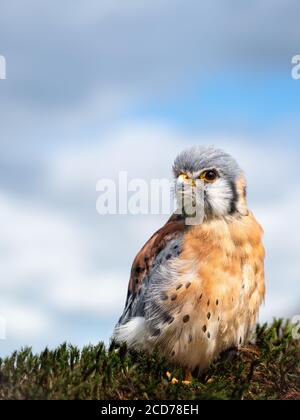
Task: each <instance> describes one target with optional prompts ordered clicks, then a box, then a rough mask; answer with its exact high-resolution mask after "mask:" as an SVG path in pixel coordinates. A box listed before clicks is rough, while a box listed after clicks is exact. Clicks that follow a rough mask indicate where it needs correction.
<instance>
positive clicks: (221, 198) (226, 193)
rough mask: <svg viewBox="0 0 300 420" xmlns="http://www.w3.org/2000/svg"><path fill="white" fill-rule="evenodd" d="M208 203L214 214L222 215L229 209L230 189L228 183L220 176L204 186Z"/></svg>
mask: <svg viewBox="0 0 300 420" xmlns="http://www.w3.org/2000/svg"><path fill="white" fill-rule="evenodd" d="M206 195H207V200H208V203H209V205H210V207H211V209H212V211H213V213H214V214H215V215H216V216H224V215H225V214H227V213H228V212H229V210H230V203H231V200H232V191H231V187H230V185H229V184H228V183H227V181H225V180H224V179H222V178H219V179H218V180H217V181H216V182H214V183H213V184H208V185H207V187H206Z"/></svg>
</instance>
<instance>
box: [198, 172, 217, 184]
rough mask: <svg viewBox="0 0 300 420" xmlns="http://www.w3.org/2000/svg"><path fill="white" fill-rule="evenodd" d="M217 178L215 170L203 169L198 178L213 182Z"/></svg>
mask: <svg viewBox="0 0 300 420" xmlns="http://www.w3.org/2000/svg"><path fill="white" fill-rule="evenodd" d="M217 178H218V173H217V171H215V170H212V169H211V170H209V171H204V172H202V174H201V175H200V179H202V180H203V181H205V182H214V181H215V180H216V179H217Z"/></svg>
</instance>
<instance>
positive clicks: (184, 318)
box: [182, 315, 190, 322]
mask: <svg viewBox="0 0 300 420" xmlns="http://www.w3.org/2000/svg"><path fill="white" fill-rule="evenodd" d="M189 320H190V316H189V315H184V317H183V318H182V321H183V322H189Z"/></svg>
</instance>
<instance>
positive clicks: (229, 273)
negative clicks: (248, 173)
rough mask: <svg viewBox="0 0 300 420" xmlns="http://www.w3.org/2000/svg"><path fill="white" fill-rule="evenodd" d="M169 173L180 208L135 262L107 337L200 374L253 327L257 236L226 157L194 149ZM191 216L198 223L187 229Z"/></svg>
mask: <svg viewBox="0 0 300 420" xmlns="http://www.w3.org/2000/svg"><path fill="white" fill-rule="evenodd" d="M173 172H174V177H175V191H176V197H177V201H178V206H179V209H180V210H179V211H176V212H175V213H174V214H173V215H172V216H171V218H170V219H169V220H168V222H167V223H166V224H165V225H164V226H163V227H162V228H161V229H160V230H158V231H157V232H156V233H155V234H154V235H153V236H152V237H151V238H150V239H149V241H148V242H147V243H146V244H145V245H144V247H143V248H142V249H141V251H140V252H139V253H138V255H137V256H136V258H135V260H134V262H133V265H132V269H131V275H130V281H129V286H128V295H127V300H126V304H125V309H124V312H123V314H122V316H121V318H120V320H119V323H118V325H117V326H116V327H115V331H114V335H113V338H114V339H115V340H116V341H117V342H125V343H126V344H127V346H128V347H129V348H134V349H138V350H145V351H148V352H151V351H152V350H154V349H155V348H158V349H159V350H160V351H161V353H162V354H163V355H164V356H166V357H167V358H168V359H169V360H170V361H172V362H173V363H174V364H178V365H180V366H182V367H184V368H185V369H187V370H189V371H192V370H194V369H196V368H197V369H199V371H203V370H204V369H206V368H208V366H209V364H210V363H211V362H212V361H213V360H214V359H215V358H216V357H218V355H219V354H220V353H221V352H223V351H225V350H227V349H230V348H233V347H237V348H239V347H240V346H241V345H243V344H244V343H245V342H246V341H247V340H248V339H249V337H250V334H251V332H252V330H253V328H254V327H255V325H256V320H257V316H258V311H259V307H260V304H261V302H262V300H263V298H264V294H265V284H264V255H265V252H264V247H263V244H262V234H263V231H262V228H261V226H260V225H259V224H258V223H257V221H256V220H255V218H254V216H253V214H252V213H251V212H250V211H249V210H248V208H247V202H246V182H245V178H244V175H243V172H242V170H241V169H240V167H239V166H238V164H237V163H236V161H235V160H234V159H233V158H232V157H231V156H230V155H228V154H227V153H225V152H223V151H222V150H218V149H214V148H213V147H208V148H204V147H193V148H191V149H189V150H185V151H183V152H182V153H181V154H179V156H178V157H177V158H176V159H175V162H174V166H173ZM186 203H188V204H189V207H190V205H191V203H194V211H192V212H191V211H190V212H187V211H186V208H187V207H188V206H187V205H186ZM196 210H199V211H198V213H199V214H200V215H201V216H202V217H201V218H200V219H201V220H200V222H198V223H187V221H188V220H191V219H192V216H193V215H195V214H196V212H197V211H196Z"/></svg>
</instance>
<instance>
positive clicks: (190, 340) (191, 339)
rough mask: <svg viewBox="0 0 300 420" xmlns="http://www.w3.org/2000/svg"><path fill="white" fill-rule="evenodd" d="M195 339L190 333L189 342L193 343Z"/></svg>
mask: <svg viewBox="0 0 300 420" xmlns="http://www.w3.org/2000/svg"><path fill="white" fill-rule="evenodd" d="M192 341H193V336H192V335H191V334H190V335H189V343H191V342H192Z"/></svg>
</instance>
